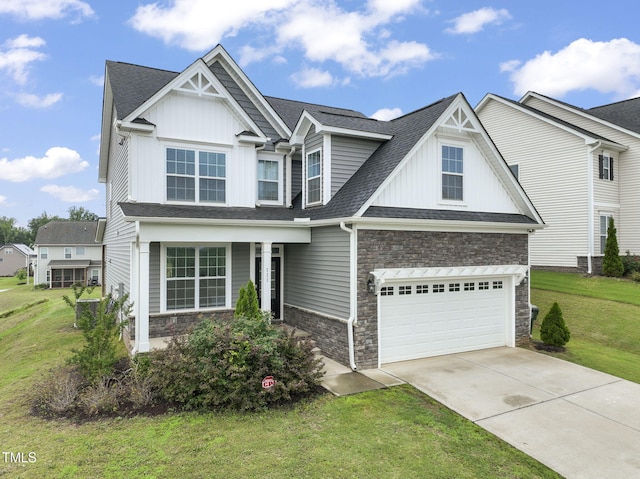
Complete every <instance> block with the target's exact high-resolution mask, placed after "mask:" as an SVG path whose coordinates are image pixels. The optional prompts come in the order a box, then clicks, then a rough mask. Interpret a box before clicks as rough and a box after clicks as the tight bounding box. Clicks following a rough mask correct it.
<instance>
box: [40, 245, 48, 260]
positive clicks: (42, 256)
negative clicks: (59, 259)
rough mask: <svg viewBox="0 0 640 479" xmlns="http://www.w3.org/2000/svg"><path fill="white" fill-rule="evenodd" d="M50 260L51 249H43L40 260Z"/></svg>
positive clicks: (41, 249)
mask: <svg viewBox="0 0 640 479" xmlns="http://www.w3.org/2000/svg"><path fill="white" fill-rule="evenodd" d="M48 258H49V248H45V247H41V248H40V259H48Z"/></svg>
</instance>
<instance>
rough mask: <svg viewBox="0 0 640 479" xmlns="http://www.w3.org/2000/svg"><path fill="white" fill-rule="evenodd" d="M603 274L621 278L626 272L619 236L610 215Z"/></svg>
mask: <svg viewBox="0 0 640 479" xmlns="http://www.w3.org/2000/svg"><path fill="white" fill-rule="evenodd" d="M602 274H604V275H605V276H613V277H616V278H619V277H620V276H622V275H623V274H624V263H623V262H622V258H620V249H619V248H618V237H617V233H616V227H615V224H614V222H613V217H612V216H611V217H609V225H608V227H607V242H606V243H605V245H604V258H602Z"/></svg>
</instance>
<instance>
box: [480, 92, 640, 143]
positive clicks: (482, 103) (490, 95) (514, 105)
mask: <svg viewBox="0 0 640 479" xmlns="http://www.w3.org/2000/svg"><path fill="white" fill-rule="evenodd" d="M536 98H538V99H540V100H543V101H547V99H546V98H544V97H539V96H536ZM491 100H494V101H497V102H498V103H502V104H503V105H505V106H508V107H511V108H514V109H516V110H518V111H520V112H522V113H525V114H527V115H529V116H531V117H534V118H537V119H538V120H540V121H543V122H545V123H547V124H549V125H552V126H554V127H556V128H559V129H560V130H563V131H565V132H567V133H569V134H571V135H574V136H576V137H578V138H582V139H583V140H584V144H585V145H593V144H595V143H598V142H600V143H602V145H603V146H604V147H608V148H611V149H612V150H615V151H617V152H620V151H625V150H627V149H628V147H627V146H624V145H621V144H619V143H615V142H612V141H606V140H604V139H600V138H596V137H595V136H591V135H585V134H584V133H581V132H579V131H577V130H575V129H574V128H571V127H569V126H567V125H565V124H563V123H559V122H556V121H554V120H553V119H551V118H548V117H547V116H544V115H539V114H537V113H536V112H534V111H531V110H529V109H528V108H524V107H522V106H521V105H519V104H517V103H513V102H510V101H508V100H505V99H504V98H501V97H499V96H496V95H494V94H493V93H488V94H487V95H485V97H484V98H483V99H482V100H481V101H480V103H478V106H476V111H480V110H481V109H482V108H483V107H484V106H485V105H486V104H487V103H488V102H489V101H491ZM522 101H523V100H521V102H522ZM549 103H551V102H549ZM554 104H555V105H557V106H563V105H562V104H559V103H554ZM565 109H567V108H565ZM575 113H580V112H577V111H576V112H575ZM584 116H587V117H588V118H591V119H593V120H597V119H596V118H595V117H592V116H590V115H584ZM567 123H570V122H567ZM609 126H611V127H614V128H617V129H618V130H620V128H619V127H616V126H615V125H609ZM629 133H631V132H629ZM636 136H637V137H638V138H640V135H636Z"/></svg>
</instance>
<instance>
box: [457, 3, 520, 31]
mask: <svg viewBox="0 0 640 479" xmlns="http://www.w3.org/2000/svg"><path fill="white" fill-rule="evenodd" d="M509 19H511V14H509V11H508V10H506V9H504V8H501V9H500V10H496V9H495V8H491V7H484V8H480V9H478V10H474V11H473V12H469V13H463V14H462V15H460V16H459V17H456V18H454V19H453V20H452V22H453V24H454V25H453V27H452V28H447V29H446V31H447V32H448V33H453V34H456V35H463V34H472V33H478V32H479V31H481V30H482V29H483V28H484V27H485V26H486V25H500V24H501V23H503V22H504V21H505V20H509Z"/></svg>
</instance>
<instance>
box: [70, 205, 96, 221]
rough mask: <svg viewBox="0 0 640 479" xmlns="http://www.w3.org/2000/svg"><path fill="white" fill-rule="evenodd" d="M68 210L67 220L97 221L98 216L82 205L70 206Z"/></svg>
mask: <svg viewBox="0 0 640 479" xmlns="http://www.w3.org/2000/svg"><path fill="white" fill-rule="evenodd" d="M68 211H69V221H97V220H98V218H99V217H98V215H97V214H95V213H92V212H91V211H89V210H88V209H86V208H83V207H82V206H72V207H71V208H69V210H68Z"/></svg>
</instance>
